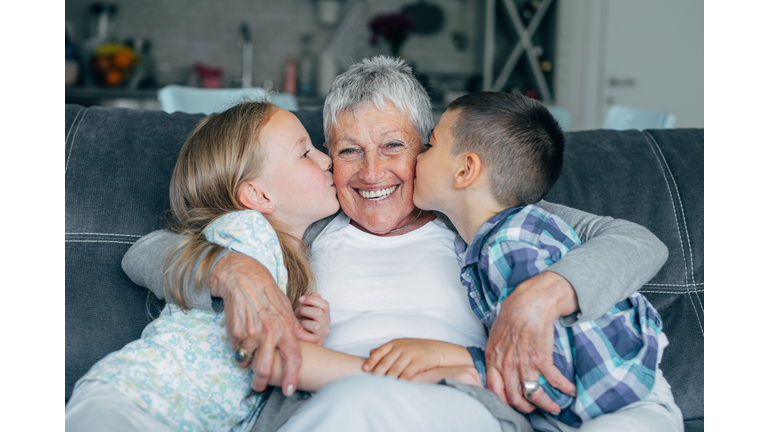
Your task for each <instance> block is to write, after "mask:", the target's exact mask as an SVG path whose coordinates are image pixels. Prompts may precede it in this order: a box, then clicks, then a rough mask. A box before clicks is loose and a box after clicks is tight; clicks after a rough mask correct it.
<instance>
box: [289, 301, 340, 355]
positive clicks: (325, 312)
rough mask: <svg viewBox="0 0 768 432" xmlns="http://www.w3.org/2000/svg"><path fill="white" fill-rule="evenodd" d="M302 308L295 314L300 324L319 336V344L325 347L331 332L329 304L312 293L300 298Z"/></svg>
mask: <svg viewBox="0 0 768 432" xmlns="http://www.w3.org/2000/svg"><path fill="white" fill-rule="evenodd" d="M299 302H300V303H301V306H299V307H298V308H296V311H295V312H294V313H295V314H296V318H298V320H299V324H301V326H302V327H303V328H304V330H306V331H307V332H309V333H311V334H313V335H315V336H317V339H318V341H317V344H318V345H320V346H323V344H324V343H325V338H326V337H328V333H330V332H331V328H330V326H331V311H330V309H329V307H328V302H327V301H325V300H323V299H322V298H321V296H320V294H318V293H310V294H307V295H305V296H302V297H299Z"/></svg>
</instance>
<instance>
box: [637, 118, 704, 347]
mask: <svg viewBox="0 0 768 432" xmlns="http://www.w3.org/2000/svg"><path fill="white" fill-rule="evenodd" d="M644 135H645V136H646V141H647V140H648V138H651V141H653V144H656V149H657V150H658V151H659V152H661V149H660V148H659V147H658V144H657V143H656V141H655V140H653V137H650V133H648V132H647V131H645V132H644ZM649 144H650V142H649ZM651 151H652V153H653V155H654V156H655V157H656V162H658V164H659V167H660V168H661V173H662V176H663V177H664V183H665V184H666V185H667V192H668V193H669V200H670V201H671V202H672V213H673V214H674V215H675V228H676V229H677V236H678V237H679V238H680V249H682V250H683V266H684V267H685V281H686V283H687V282H688V263H687V260H686V259H685V245H684V244H683V235H682V234H681V233H680V221H679V220H678V219H677V209H676V208H675V200H674V197H673V196H672V189H671V188H670V186H669V180H667V172H666V171H665V170H664V166H663V165H662V164H661V160H659V155H657V154H656V152H655V151H653V148H652V149H651ZM667 169H669V166H667ZM670 175H671V174H670ZM693 282H695V281H693ZM685 290H686V292H687V293H688V294H689V295H688V298H689V300H691V305H692V306H693V313H695V314H696V321H698V323H699V330H701V334H702V335H703V334H704V328H703V327H702V326H701V318H699V311H697V310H696V303H694V302H693V296H692V295H690V291H689V289H688V285H687V284H686V286H685ZM702 312H703V311H702Z"/></svg>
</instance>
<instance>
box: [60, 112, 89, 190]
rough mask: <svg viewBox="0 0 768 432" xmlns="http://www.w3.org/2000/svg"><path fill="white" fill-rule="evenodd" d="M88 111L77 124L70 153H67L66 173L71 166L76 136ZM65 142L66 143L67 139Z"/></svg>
mask: <svg viewBox="0 0 768 432" xmlns="http://www.w3.org/2000/svg"><path fill="white" fill-rule="evenodd" d="M81 111H85V108H83V109H82V110H81ZM86 113H87V111H86V112H85V113H83V116H82V117H81V118H80V122H79V123H78V124H77V128H75V134H74V135H72V145H71V146H70V147H69V154H67V163H66V164H64V175H66V174H67V169H68V168H69V158H70V157H72V149H73V148H75V138H76V137H77V131H79V130H80V125H81V124H83V119H84V118H85V114H86ZM78 114H80V113H78ZM64 144H65V145H66V141H65V142H64Z"/></svg>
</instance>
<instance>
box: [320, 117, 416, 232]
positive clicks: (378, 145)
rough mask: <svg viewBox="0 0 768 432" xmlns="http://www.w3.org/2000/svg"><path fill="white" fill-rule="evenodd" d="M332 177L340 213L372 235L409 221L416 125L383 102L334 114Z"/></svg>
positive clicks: (414, 160)
mask: <svg viewBox="0 0 768 432" xmlns="http://www.w3.org/2000/svg"><path fill="white" fill-rule="evenodd" d="M330 141H331V142H330V148H331V158H332V159H333V180H334V183H335V184H336V190H337V194H338V198H339V204H341V208H342V209H344V212H345V213H346V214H347V215H348V216H349V217H350V218H352V220H354V221H355V222H357V223H358V224H360V225H361V226H362V227H363V228H365V229H366V230H368V231H370V232H372V233H374V234H386V233H387V232H389V231H391V230H393V229H396V228H399V227H401V226H403V225H405V224H407V223H408V222H410V221H411V219H413V216H412V215H411V214H412V212H413V210H414V205H413V180H414V175H415V173H416V156H417V155H418V154H419V153H420V152H421V148H422V143H421V138H420V137H419V133H418V131H417V130H416V127H414V126H413V124H411V122H410V121H409V120H408V119H407V118H406V117H405V116H404V115H403V114H401V113H400V111H398V109H397V108H396V107H395V106H394V105H392V104H388V105H387V106H386V109H384V110H383V111H380V110H379V109H378V108H376V107H375V106H373V105H370V106H367V107H364V108H362V109H358V110H356V111H355V113H354V115H353V114H352V112H351V111H347V112H344V113H342V114H341V115H339V117H338V125H337V126H335V127H333V128H332V129H331V134H330Z"/></svg>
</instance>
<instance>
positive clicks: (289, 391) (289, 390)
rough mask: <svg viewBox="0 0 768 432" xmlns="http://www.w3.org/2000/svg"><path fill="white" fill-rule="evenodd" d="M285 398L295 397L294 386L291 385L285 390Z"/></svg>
mask: <svg viewBox="0 0 768 432" xmlns="http://www.w3.org/2000/svg"><path fill="white" fill-rule="evenodd" d="M285 396H287V397H291V396H293V384H291V385H289V386H288V388H286V389H285Z"/></svg>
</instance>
